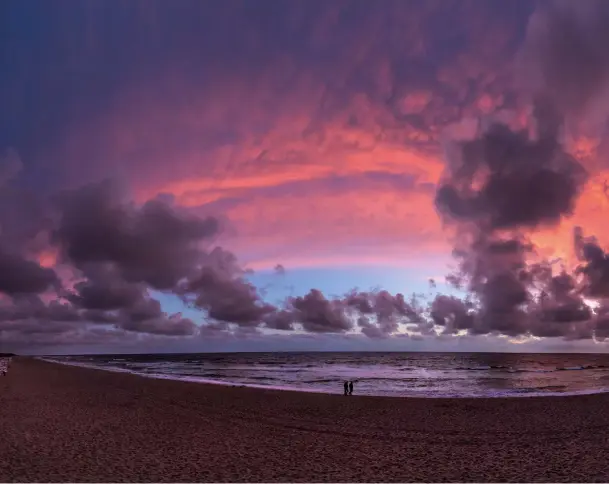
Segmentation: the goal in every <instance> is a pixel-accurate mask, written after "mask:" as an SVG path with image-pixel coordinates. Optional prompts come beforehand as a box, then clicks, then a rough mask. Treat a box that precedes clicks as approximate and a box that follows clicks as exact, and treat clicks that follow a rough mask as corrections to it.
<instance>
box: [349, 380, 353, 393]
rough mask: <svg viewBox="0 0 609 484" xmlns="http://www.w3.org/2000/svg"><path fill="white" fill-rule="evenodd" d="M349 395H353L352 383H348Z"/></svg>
mask: <svg viewBox="0 0 609 484" xmlns="http://www.w3.org/2000/svg"><path fill="white" fill-rule="evenodd" d="M349 395H353V381H350V382H349Z"/></svg>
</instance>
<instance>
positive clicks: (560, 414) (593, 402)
mask: <svg viewBox="0 0 609 484" xmlns="http://www.w3.org/2000/svg"><path fill="white" fill-rule="evenodd" d="M340 387H341V383H340V382H337V391H340V390H341V388H340ZM356 392H357V388H356ZM608 408H609V396H608V395H590V396H577V397H560V398H556V397H547V398H516V399H484V400H483V399H476V400H473V399H457V400H454V399H453V400H451V399H441V400H440V399H433V400H431V399H405V398H404V399H401V398H378V397H358V396H355V395H354V396H352V397H345V396H343V395H322V394H308V393H297V392H279V391H270V390H269V391H267V390H257V389H248V388H232V387H223V386H219V385H202V384H195V383H184V382H175V381H168V380H153V379H147V378H142V377H138V376H134V375H129V374H122V373H110V372H105V371H100V370H90V369H84V368H75V367H67V366H62V365H59V364H53V363H46V362H41V361H36V360H32V359H27V358H15V359H14V360H13V363H12V365H11V369H10V371H9V374H8V376H6V377H0V431H1V438H0V456H1V458H0V481H64V482H66V481H72V482H73V481H77V482H78V481H81V482H82V481H105V482H116V481H309V482H311V481H313V482H315V481H335V482H336V481H342V482H344V481H402V482H408V481H428V482H429V481H431V482H434V481H436V482H437V481H529V482H530V481H552V482H556V481H576V482H577V481H602V482H607V481H609V465H608V460H607V455H608V451H609V432H608V431H609V412H608V411H607V409H608Z"/></svg>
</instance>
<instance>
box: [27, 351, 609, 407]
mask: <svg viewBox="0 0 609 484" xmlns="http://www.w3.org/2000/svg"><path fill="white" fill-rule="evenodd" d="M22 358H31V359H34V360H38V361H43V362H46V363H50V364H59V365H64V366H70V367H75V368H85V369H90V370H100V371H106V372H110V373H123V374H129V375H133V376H138V377H141V378H149V379H155V380H169V381H177V382H184V383H192V384H197V385H211V386H223V387H233V388H251V389H256V390H269V391H278V392H293V393H307V394H308V393H313V394H319V395H341V396H343V394H342V393H341V392H340V391H338V390H337V391H336V392H324V391H321V390H317V389H314V390H306V389H302V388H297V387H287V386H285V387H282V386H275V385H273V386H271V385H261V384H258V385H257V384H248V383H234V382H229V381H221V380H212V379H205V378H199V377H192V376H182V375H175V376H172V375H168V374H164V373H149V374H147V373H138V372H136V371H132V370H127V369H122V368H116V367H110V366H108V367H102V366H96V365H88V364H86V363H79V362H76V363H73V362H65V361H59V360H53V359H51V358H53V357H46V356H29V357H22ZM340 383H341V382H340V381H338V380H337V385H340ZM341 389H342V387H341ZM604 394H609V389H607V388H605V389H594V390H576V391H571V392H540V391H537V392H536V391H532V392H521V393H516V392H514V393H507V394H496V395H483V396H475V395H440V396H436V395H366V394H358V393H355V394H354V395H353V396H357V397H360V398H361V397H366V398H391V399H393V398H396V399H421V400H437V399H458V400H461V399H472V400H480V399H482V400H484V399H493V400H495V399H512V398H553V397H556V398H566V397H578V396H586V395H604Z"/></svg>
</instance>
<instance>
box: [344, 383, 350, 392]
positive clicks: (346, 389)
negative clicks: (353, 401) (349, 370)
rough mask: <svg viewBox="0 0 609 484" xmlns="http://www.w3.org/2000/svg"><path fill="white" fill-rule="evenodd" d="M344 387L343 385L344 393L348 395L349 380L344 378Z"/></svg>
mask: <svg viewBox="0 0 609 484" xmlns="http://www.w3.org/2000/svg"><path fill="white" fill-rule="evenodd" d="M344 387H345V395H348V394H349V382H348V381H347V380H345V385H344Z"/></svg>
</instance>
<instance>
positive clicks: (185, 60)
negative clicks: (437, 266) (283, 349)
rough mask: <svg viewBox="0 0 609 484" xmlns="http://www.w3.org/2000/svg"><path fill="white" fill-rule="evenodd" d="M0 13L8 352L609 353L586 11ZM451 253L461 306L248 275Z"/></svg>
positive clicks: (594, 68) (598, 80)
mask: <svg viewBox="0 0 609 484" xmlns="http://www.w3.org/2000/svg"><path fill="white" fill-rule="evenodd" d="M68 3H70V2H68ZM2 11H3V12H5V13H7V18H9V17H10V18H11V19H12V20H11V22H13V23H14V24H15V25H19V26H20V28H19V29H18V30H15V31H14V32H13V31H7V32H5V33H3V34H1V35H2V40H3V42H4V41H6V45H9V46H10V47H9V48H8V49H6V50H5V51H3V52H2V53H0V104H2V106H3V110H2V113H0V153H2V155H0V342H10V344H12V345H14V346H15V347H24V346H27V344H28V342H30V343H31V345H44V344H50V345H61V344H66V343H68V342H70V341H74V342H75V343H77V344H83V345H84V344H88V342H90V341H94V340H95V338H98V339H99V341H105V342H107V344H118V343H117V342H118V341H120V340H121V338H124V339H125V341H129V342H131V343H133V344H136V343H137V342H138V341H140V339H142V341H143V340H146V341H155V342H156V341H163V339H164V338H166V339H171V338H182V337H189V336H195V335H198V336H200V338H209V339H214V338H221V337H227V338H229V337H230V338H234V339H247V338H258V337H264V336H269V337H270V336H271V335H277V334H281V335H285V336H286V337H301V336H302V335H303V334H304V335H307V334H309V335H312V336H315V337H318V338H322V337H326V336H324V335H336V336H337V337H343V336H344V337H350V336H351V335H353V334H355V333H357V334H358V336H361V335H362V334H363V335H364V336H366V337H368V338H374V339H389V338H391V337H397V336H399V337H402V338H409V339H412V340H414V339H417V338H434V337H436V338H440V339H443V338H453V337H461V336H462V335H463V334H467V337H477V336H481V335H491V334H492V335H506V336H509V337H515V336H518V337H520V336H523V335H524V336H534V337H564V338H567V339H570V340H578V339H591V338H594V339H596V340H604V339H605V338H608V337H609V323H608V322H607V321H608V320H609V318H608V317H607V316H608V315H609V294H608V292H609V269H608V267H609V265H608V262H607V260H609V258H608V256H607V255H606V253H605V247H604V245H603V239H604V237H608V236H609V229H607V228H606V224H604V222H603V221H602V220H601V217H599V216H598V213H599V208H598V207H599V206H601V207H605V206H606V205H607V206H609V202H608V199H607V196H606V182H605V183H604V184H603V182H604V181H605V179H609V172H607V171H606V162H605V161H606V160H604V158H603V157H602V154H603V150H604V146H605V143H606V140H604V139H603V136H604V134H605V133H604V131H603V130H604V128H603V126H604V124H603V123H599V120H601V121H602V120H606V118H607V109H606V108H608V107H609V104H608V103H607V101H608V100H609V93H608V92H607V89H606V86H607V85H608V81H609V79H608V73H609V55H608V54H607V53H606V52H605V50H604V46H605V45H606V44H607V40H609V39H608V38H607V36H608V35H609V34H608V33H607V32H609V8H607V5H606V3H604V2H603V1H602V0H599V1H595V0H590V1H586V2H568V1H564V2H562V1H548V2H539V3H536V2H531V3H526V4H525V3H524V2H517V4H514V3H509V5H508V4H506V3H505V2H501V1H492V0H491V1H488V2H483V3H480V2H469V1H454V2H453V1H448V0H439V1H433V0H425V1H423V0H420V1H419V0H415V1H412V2H403V1H399V0H398V1H391V0H389V1H386V2H383V4H382V5H381V6H379V5H378V4H376V3H374V2H369V3H366V2H363V3H362V2H315V1H307V2H305V1H302V2H301V1H296V2H271V3H269V4H267V5H263V6H261V5H258V4H257V3H255V2H252V1H247V0H246V1H238V2H227V3H223V4H213V3H206V2H198V1H194V0H193V1H190V0H185V1H183V2H180V5H179V6H177V4H176V5H174V3H172V2H162V1H156V0H142V1H137V0H136V1H133V2H130V3H129V5H126V4H121V5H116V6H115V7H113V8H112V9H103V11H102V10H97V7H95V5H93V4H92V3H90V2H73V3H70V4H69V8H68V5H67V4H62V5H59V6H56V5H54V6H49V5H48V4H47V2H44V1H36V0H27V1H21V0H20V1H16V0H8V2H5V5H4V6H3V7H2ZM41 19H44V22H41V21H40V20H41ZM76 24H78V25H76ZM108 25H111V26H112V28H111V29H110V30H108ZM76 27H78V28H76ZM17 32H19V34H17ZM59 80H61V81H59ZM593 128H594V129H593ZM108 178H109V179H113V180H120V183H121V184H122V185H121V187H120V188H119V186H118V185H117V184H116V183H114V182H109V181H102V180H106V179H108ZM576 224H577V225H579V226H581V227H582V229H579V228H578V229H576V230H575V235H574V236H573V227H574V226H575V225H576ZM443 229H445V231H444V230H443ZM584 231H585V232H584ZM584 233H594V234H596V238H592V237H585V236H584ZM447 238H448V239H449V240H450V244H447V242H446V239H447ZM565 241H567V242H565ZM451 248H452V249H453V254H454V256H455V259H456V262H457V268H456V271H455V273H454V274H451V275H449V276H448V277H447V281H448V282H450V283H452V284H453V285H455V286H458V287H459V288H460V290H461V291H465V292H466V293H467V295H466V296H465V297H463V298H462V297H460V296H458V295H455V294H450V295H449V294H440V295H438V296H437V297H435V298H433V299H432V300H431V301H426V300H424V298H422V297H421V296H416V295H415V296H412V297H405V296H404V295H403V294H400V293H398V294H391V293H389V292H388V291H385V290H381V289H378V290H371V291H361V290H353V291H351V292H348V293H347V294H344V295H337V296H330V295H328V294H324V293H323V292H322V291H321V290H318V289H311V290H310V291H309V292H306V293H305V292H304V291H303V293H301V294H300V295H292V296H291V297H289V298H287V300H285V301H276V302H274V303H270V302H268V301H266V300H265V298H264V297H263V293H262V291H259V290H258V288H257V287H256V286H255V285H254V284H253V283H252V282H251V280H250V277H249V276H250V272H249V271H248V270H246V269H245V268H246V267H264V268H268V269H272V268H275V271H274V272H275V274H276V275H279V276H282V275H284V274H287V273H286V267H287V270H288V271H289V270H290V269H291V267H293V266H307V265H308V266H310V265H322V266H327V265H335V266H336V265H338V264H343V265H349V264H360V265H363V264H370V265H373V264H378V263H379V262H382V263H384V264H395V265H398V264H399V265H405V266H408V265H410V266H411V267H412V266H414V265H417V266H421V267H425V266H426V265H428V264H429V262H430V261H436V260H439V259H441V258H442V257H443V256H445V254H447V253H448V252H449V251H450V249H451ZM573 254H575V255H576V257H575V258H574V259H575V260H571V259H573V258H569V257H570V256H571V255H573ZM242 261H245V262H247V263H248V264H243V263H242ZM284 266H285V267H284ZM427 276H428V274H425V277H427ZM286 277H287V276H286ZM370 282H371V285H372V284H373V283H374V281H370ZM314 284H315V283H314ZM314 284H311V285H314ZM320 284H321V282H320ZM309 287H310V286H309ZM315 287H319V286H317V285H316V284H315ZM435 289H437V290H439V289H438V287H436V288H435ZM164 298H173V299H171V300H172V301H173V300H176V301H179V302H181V303H183V304H184V307H183V308H182V309H183V312H184V313H185V314H187V315H188V317H187V316H184V315H183V314H182V313H180V312H179V311H180V310H181V309H180V308H179V307H177V308H176V309H173V311H175V312H176V313H175V314H168V313H167V312H166V311H165V302H164ZM197 314H199V315H200V316H195V315H197ZM360 333H361V334H360ZM45 338H46V339H45ZM192 339H193V340H196V338H192ZM131 343H129V344H131Z"/></svg>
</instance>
